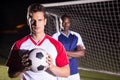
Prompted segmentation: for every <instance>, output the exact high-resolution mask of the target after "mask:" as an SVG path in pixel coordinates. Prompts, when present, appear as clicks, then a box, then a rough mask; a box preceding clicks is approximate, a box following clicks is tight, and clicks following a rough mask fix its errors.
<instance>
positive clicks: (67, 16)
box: [61, 14, 70, 21]
mask: <svg viewBox="0 0 120 80" xmlns="http://www.w3.org/2000/svg"><path fill="white" fill-rule="evenodd" d="M65 18H69V19H70V16H69V15H67V14H64V15H62V16H61V19H62V21H63V20H64V19H65Z"/></svg>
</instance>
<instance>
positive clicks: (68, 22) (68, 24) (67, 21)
mask: <svg viewBox="0 0 120 80" xmlns="http://www.w3.org/2000/svg"><path fill="white" fill-rule="evenodd" d="M62 25H63V27H64V30H69V28H70V19H69V18H65V19H64V20H63V23H62Z"/></svg>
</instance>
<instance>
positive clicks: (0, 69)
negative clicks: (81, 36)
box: [0, 65, 120, 80]
mask: <svg viewBox="0 0 120 80" xmlns="http://www.w3.org/2000/svg"><path fill="white" fill-rule="evenodd" d="M80 75H81V80H120V76H115V75H109V74H103V73H98V72H91V71H84V70H80ZM0 80H20V79H19V78H9V77H8V74H7V67H5V66H2V65H1V66H0Z"/></svg>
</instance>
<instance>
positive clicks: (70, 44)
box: [58, 33, 78, 75]
mask: <svg viewBox="0 0 120 80" xmlns="http://www.w3.org/2000/svg"><path fill="white" fill-rule="evenodd" d="M58 40H59V41H60V42H61V43H62V44H63V45H64V47H65V49H66V51H74V50H75V49H76V47H77V42H78V38H77V36H76V35H73V34H71V33H70V34H69V36H65V35H63V34H60V35H59V37H58ZM69 62H70V74H71V75H72V74H76V73H78V68H77V67H78V66H77V60H76V58H71V59H69Z"/></svg>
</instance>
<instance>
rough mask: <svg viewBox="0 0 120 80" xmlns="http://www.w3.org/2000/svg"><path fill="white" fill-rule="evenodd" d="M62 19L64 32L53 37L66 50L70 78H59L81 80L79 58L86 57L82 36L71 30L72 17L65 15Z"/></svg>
mask: <svg viewBox="0 0 120 80" xmlns="http://www.w3.org/2000/svg"><path fill="white" fill-rule="evenodd" d="M61 19H62V27H63V30H61V31H60V32H57V33H55V34H53V36H52V37H53V38H55V39H56V40H58V41H60V42H61V43H62V44H63V45H64V47H65V49H66V52H67V56H68V58H69V65H70V76H69V77H68V78H62V77H59V78H58V80H80V75H79V72H78V63H77V58H79V57H83V56H84V55H85V46H84V44H83V41H82V38H81V36H80V34H79V33H77V32H74V31H71V30H70V27H71V20H70V17H69V16H68V15H66V14H65V15H63V16H62V17H61Z"/></svg>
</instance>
